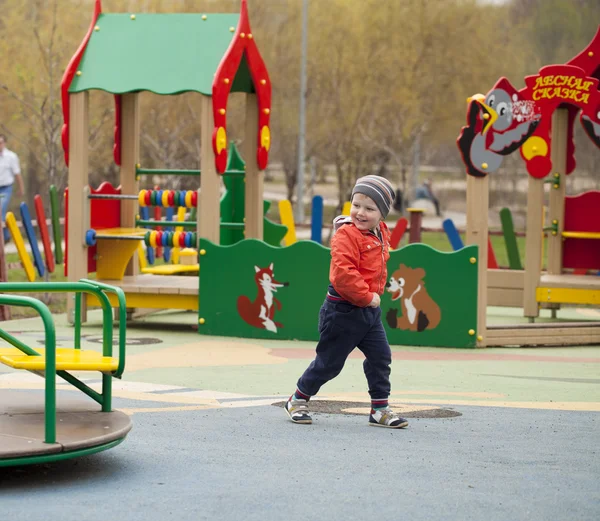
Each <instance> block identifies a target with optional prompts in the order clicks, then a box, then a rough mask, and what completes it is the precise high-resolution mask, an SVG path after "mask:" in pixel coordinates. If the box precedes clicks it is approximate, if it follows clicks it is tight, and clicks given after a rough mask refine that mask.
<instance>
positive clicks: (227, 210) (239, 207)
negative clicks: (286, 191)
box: [220, 142, 287, 246]
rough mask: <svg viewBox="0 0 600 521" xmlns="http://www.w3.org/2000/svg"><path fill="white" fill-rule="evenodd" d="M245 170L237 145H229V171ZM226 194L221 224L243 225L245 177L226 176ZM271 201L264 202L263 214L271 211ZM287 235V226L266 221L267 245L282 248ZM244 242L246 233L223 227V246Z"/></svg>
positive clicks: (223, 199) (222, 200) (221, 235)
mask: <svg viewBox="0 0 600 521" xmlns="http://www.w3.org/2000/svg"><path fill="white" fill-rule="evenodd" d="M244 169H245V163H244V160H243V159H242V156H241V155H240V153H239V151H238V149H237V147H236V146H235V143H233V142H232V143H231V144H230V145H229V156H228V159H227V170H228V171H229V170H230V171H234V172H236V171H241V172H243V171H244ZM223 182H224V183H225V188H226V190H225V193H224V194H223V196H222V197H221V222H230V223H243V222H244V216H245V212H246V183H245V181H244V177H243V176H241V177H240V176H224V177H223ZM270 206H271V202H270V201H264V203H263V214H266V213H267V212H268V211H269V208H270ZM286 233H287V226H283V225H281V224H276V223H274V222H271V221H269V220H268V219H266V218H265V219H264V221H263V238H264V240H265V242H266V243H267V244H270V245H272V246H280V245H281V241H282V240H283V238H284V237H285V234H286ZM242 240H244V231H243V229H242V230H233V229H227V228H224V227H223V226H221V234H220V242H221V245H223V246H229V245H231V244H235V243H236V242H239V241H242Z"/></svg>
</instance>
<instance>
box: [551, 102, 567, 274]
mask: <svg viewBox="0 0 600 521" xmlns="http://www.w3.org/2000/svg"><path fill="white" fill-rule="evenodd" d="M568 126H569V109H566V108H558V109H556V110H555V111H554V114H553V115H552V151H551V154H550V159H551V160H552V173H551V174H550V175H554V174H555V173H556V174H560V182H559V183H558V188H554V186H553V185H551V186H552V188H550V205H549V206H550V209H549V214H548V217H549V218H550V222H552V221H554V220H556V221H558V233H557V234H556V235H552V234H551V233H549V234H548V273H549V274H551V275H560V274H561V272H562V256H563V251H562V250H563V240H562V232H563V231H564V229H565V195H566V189H567V145H568V143H567V141H568V132H569V128H568Z"/></svg>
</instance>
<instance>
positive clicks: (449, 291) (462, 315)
mask: <svg viewBox="0 0 600 521" xmlns="http://www.w3.org/2000/svg"><path fill="white" fill-rule="evenodd" d="M200 248H202V249H204V250H206V254H205V255H203V256H201V257H200V270H201V271H200V272H201V274H202V277H201V278H202V283H201V284H200V293H199V298H200V307H199V318H200V319H204V323H203V324H201V325H200V326H199V328H198V331H199V333H200V334H207V335H218V336H235V337H244V338H271V339H281V340H289V339H296V340H312V341H316V340H318V337H319V335H318V331H317V321H318V315H319V309H320V307H321V305H322V303H323V300H324V298H325V295H326V292H327V286H328V283H329V263H330V250H329V249H328V248H325V247H323V246H321V245H320V244H317V243H316V242H314V241H299V242H297V243H295V244H293V245H292V246H289V247H286V248H277V247H273V246H270V245H267V244H265V243H264V242H261V241H257V240H244V241H241V242H238V243H236V244H234V245H232V246H217V245H215V244H213V243H211V242H210V241H207V240H204V239H202V240H201V241H200ZM472 257H474V258H475V259H477V257H478V256H477V247H476V246H468V247H466V248H463V249H462V250H460V251H458V252H452V253H442V252H438V251H437V250H434V249H433V248H431V247H430V246H427V245H424V244H411V245H409V246H407V247H405V248H402V249H400V250H396V251H393V252H392V253H391V257H390V261H389V263H388V271H389V277H388V282H392V281H391V277H393V276H396V277H400V276H402V277H403V278H405V279H406V280H405V287H406V288H407V289H408V290H409V291H410V293H411V294H413V293H414V290H415V289H416V288H417V287H418V286H420V288H421V289H420V295H418V297H416V296H415V297H413V299H412V301H413V302H414V303H415V304H416V305H417V306H421V308H422V309H421V308H420V309H421V311H422V312H424V313H429V314H430V316H431V318H432V320H433V319H434V316H433V315H434V314H435V309H433V308H434V307H435V306H436V305H437V306H438V307H439V310H440V321H439V324H438V325H437V326H436V327H435V328H434V329H428V328H425V329H424V330H423V331H411V330H404V329H401V328H399V327H397V326H398V325H399V323H400V324H402V320H401V319H402V317H403V316H405V315H406V311H405V307H404V306H403V305H402V299H399V300H395V301H393V300H392V297H393V294H392V293H390V292H387V291H386V292H385V293H384V295H383V297H382V299H381V301H382V304H381V309H382V318H383V322H384V325H385V327H386V330H387V334H388V339H389V341H390V344H392V345H429V346H440V347H475V343H476V338H475V337H476V335H470V334H469V330H476V324H477V264H476V263H471V262H470V259H471V258H472ZM257 269H259V270H261V271H260V272H259V273H258V274H257ZM419 269H421V270H422V271H418V270H419ZM399 270H400V272H399V273H398V271H399ZM415 270H417V271H415ZM423 273H424V274H425V275H424V276H422V274H423ZM257 275H258V277H259V279H262V278H263V277H264V276H265V275H269V276H271V277H273V278H274V279H275V281H277V282H278V283H287V284H286V285H284V286H279V287H276V288H275V289H276V292H274V293H273V297H274V298H276V299H277V300H278V301H279V302H280V304H281V305H279V304H277V303H276V302H274V301H273V302H274V303H273V304H272V306H274V307H273V308H269V309H273V310H274V313H273V316H272V317H271V316H269V318H270V319H271V320H270V322H269V321H266V320H264V319H261V318H260V313H261V305H262V306H263V307H264V306H268V302H269V299H268V298H265V297H263V290H262V289H261V288H262V287H263V286H261V285H259V282H258V280H257ZM425 293H427V295H428V297H426V298H423V296H424V295H425ZM431 302H434V303H435V304H431ZM263 314H264V313H263ZM398 319H400V321H399V320H398ZM391 322H393V324H394V327H390V323H391ZM425 322H426V320H421V323H425Z"/></svg>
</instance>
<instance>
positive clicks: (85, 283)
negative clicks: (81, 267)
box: [0, 279, 127, 443]
mask: <svg viewBox="0 0 600 521" xmlns="http://www.w3.org/2000/svg"><path fill="white" fill-rule="evenodd" d="M0 290H1V291H2V292H4V293H7V292H18V293H26V292H43V293H55V292H56V293H75V304H76V305H75V324H74V327H75V348H76V349H79V348H80V344H81V294H82V293H90V294H92V295H94V296H95V297H96V298H97V299H98V301H99V302H100V304H101V306H102V319H103V320H102V354H103V356H107V357H112V351H113V346H112V329H113V319H112V306H111V304H110V301H109V299H108V297H107V295H106V293H114V294H115V295H116V297H117V302H118V307H119V363H118V366H117V370H116V371H114V372H112V373H111V374H106V373H102V393H98V392H97V391H95V390H94V389H92V388H91V387H89V386H88V385H86V384H85V383H83V382H82V381H81V380H79V379H78V378H76V377H75V376H73V375H72V374H70V373H68V372H67V371H57V370H56V329H55V327H54V321H53V319H52V314H51V313H50V310H49V309H48V307H47V306H46V305H45V304H44V303H43V302H41V301H39V300H37V299H34V298H31V297H25V296H20V295H3V294H0V305H9V306H20V307H29V308H32V309H34V310H36V311H37V312H38V314H39V315H40V317H41V319H42V322H43V324H44V332H45V344H46V352H45V367H46V370H45V413H44V419H45V437H44V441H45V443H56V376H57V375H58V376H60V377H61V378H63V379H64V380H65V381H67V382H68V383H70V384H71V385H73V386H74V387H76V388H77V389H79V390H80V391H82V392H83V393H85V394H86V395H88V396H89V397H90V398H92V399H93V400H95V401H96V402H98V403H99V404H100V405H101V406H102V411H103V412H110V411H111V410H112V377H115V378H120V377H121V376H122V374H123V371H124V370H125V346H126V319H127V309H126V303H125V294H124V293H123V290H122V289H121V288H117V287H114V286H109V285H107V284H103V283H100V282H96V281H93V280H88V279H82V280H80V281H79V282H37V283H36V282H34V283H2V284H0ZM0 338H2V339H3V340H5V341H6V342H8V343H9V344H11V345H12V346H14V347H16V348H17V349H19V350H20V351H22V352H24V353H26V354H27V355H29V356H41V355H40V354H39V353H38V352H37V351H35V350H34V349H32V348H31V347H29V346H27V345H26V344H24V343H23V342H21V341H20V340H18V339H17V338H15V337H13V336H12V335H10V334H9V333H7V332H6V331H3V330H2V329H0Z"/></svg>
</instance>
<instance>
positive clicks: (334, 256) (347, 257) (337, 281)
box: [329, 222, 391, 307]
mask: <svg viewBox="0 0 600 521" xmlns="http://www.w3.org/2000/svg"><path fill="white" fill-rule="evenodd" d="M379 227H380V230H381V235H382V237H383V242H382V241H380V240H379V238H378V237H377V236H376V235H375V234H374V233H373V232H370V231H364V232H363V231H360V230H359V229H358V228H356V226H354V224H352V223H348V224H343V225H342V226H341V227H340V228H339V229H338V230H337V231H336V232H335V233H334V235H333V238H332V239H331V266H330V268H329V280H330V282H331V284H332V286H333V288H334V289H335V291H337V292H338V293H339V295H340V296H341V297H342V298H343V299H344V300H347V301H348V302H350V303H351V304H354V305H355V306H360V307H366V306H368V305H369V304H370V303H371V300H372V299H373V293H377V294H379V295H382V294H383V290H384V289H385V284H386V281H387V266H386V263H387V261H388V259H389V258H390V252H389V250H390V236H391V234H390V230H389V228H388V227H387V226H386V224H385V223H384V222H381V223H380V224H379Z"/></svg>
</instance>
